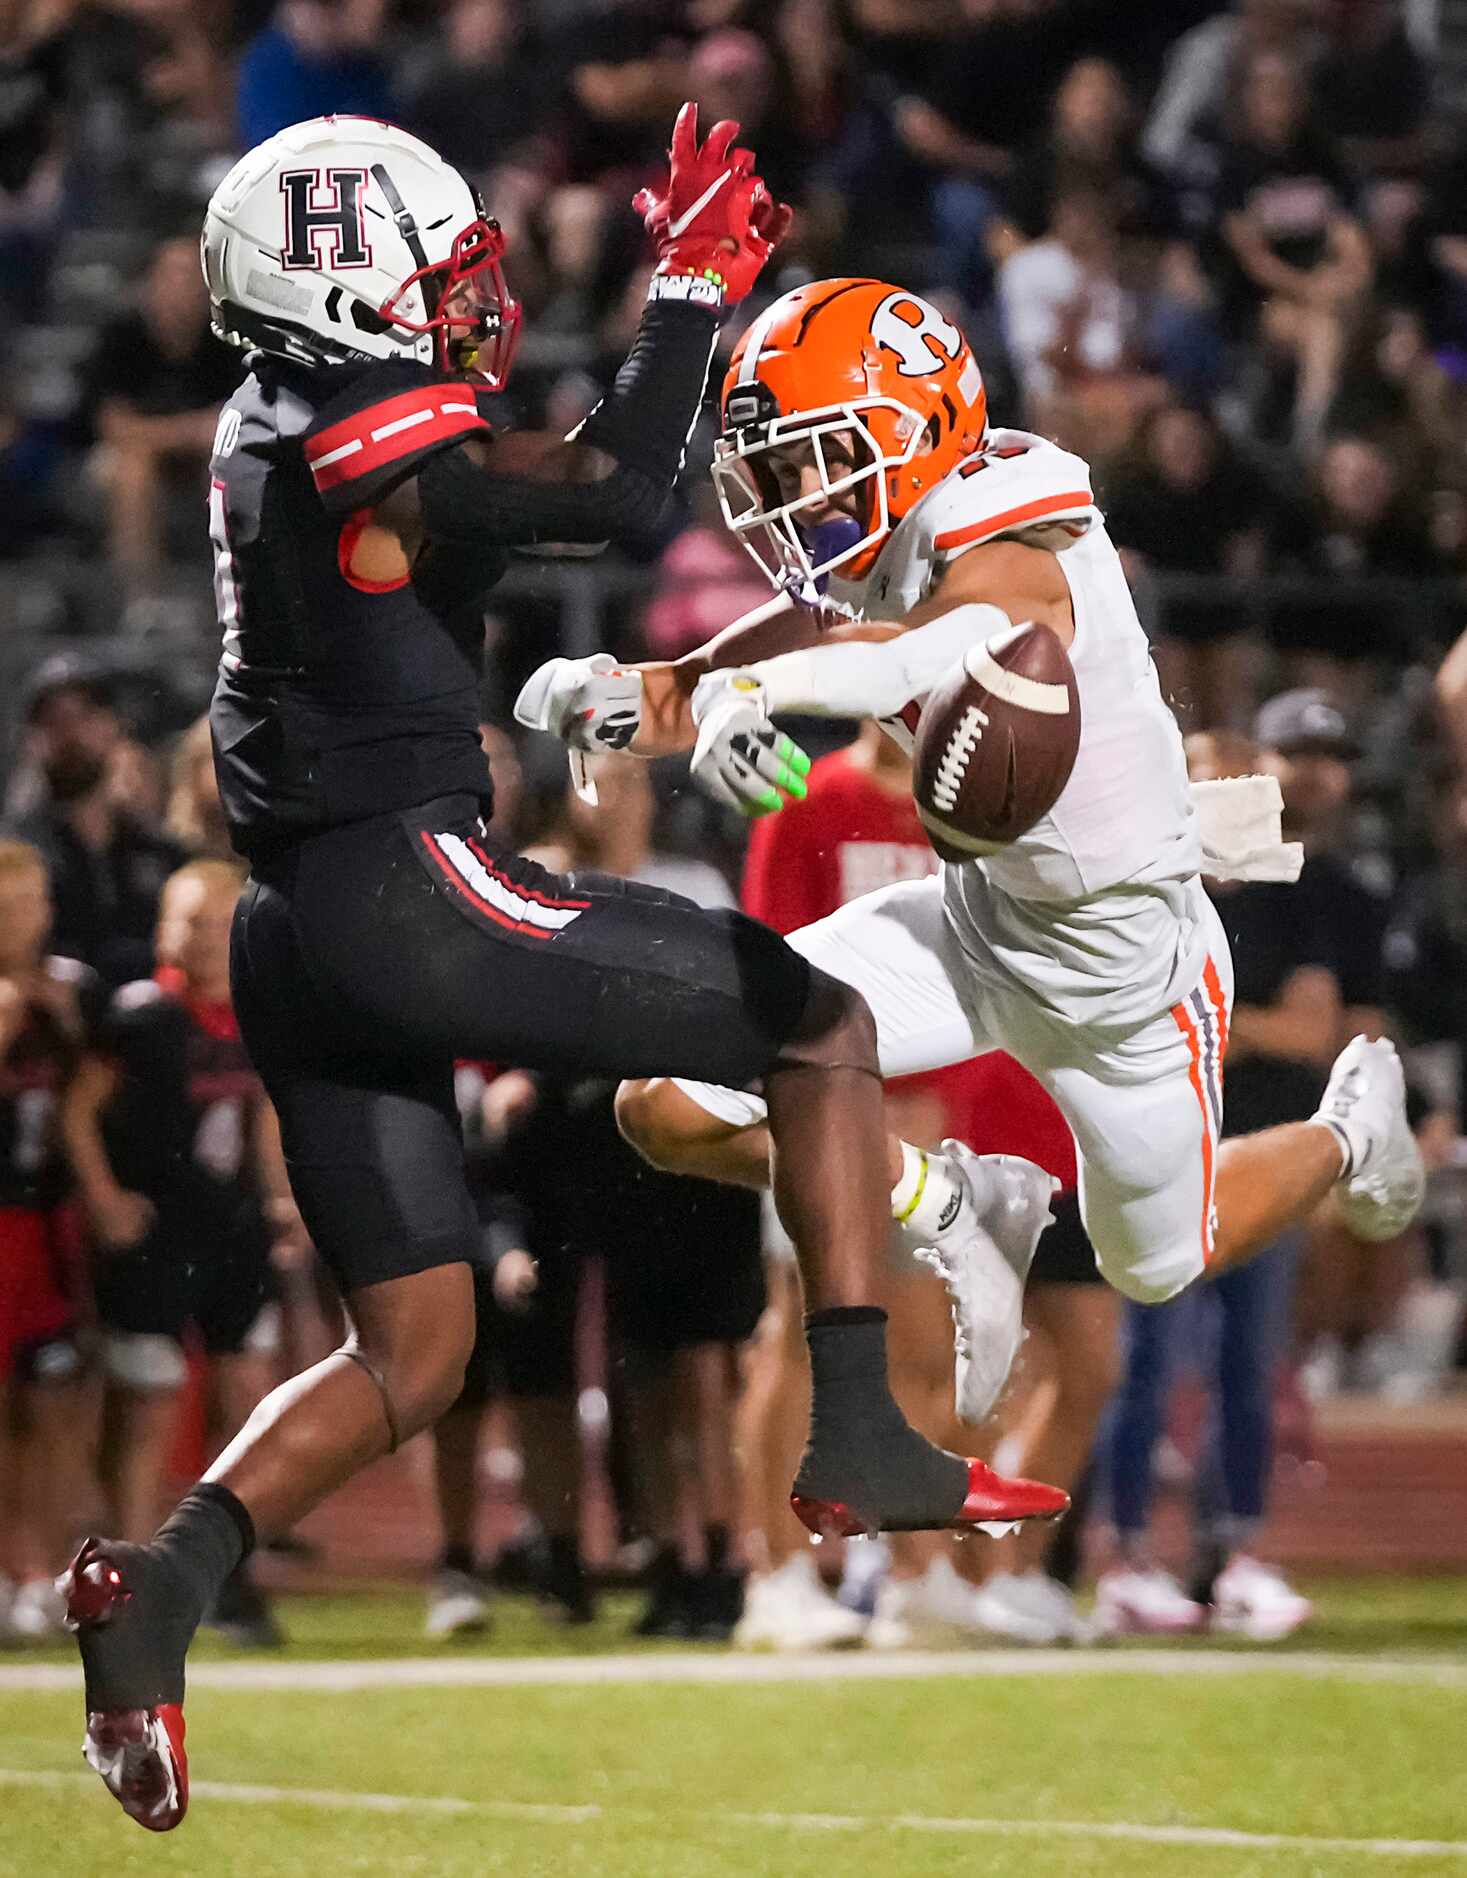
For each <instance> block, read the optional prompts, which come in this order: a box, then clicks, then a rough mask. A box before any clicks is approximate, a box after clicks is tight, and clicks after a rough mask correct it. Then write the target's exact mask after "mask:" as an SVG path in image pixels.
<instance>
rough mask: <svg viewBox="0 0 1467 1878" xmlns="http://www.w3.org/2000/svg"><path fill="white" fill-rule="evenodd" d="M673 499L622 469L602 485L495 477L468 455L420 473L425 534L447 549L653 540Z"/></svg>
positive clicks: (438, 460) (460, 453)
mask: <svg viewBox="0 0 1467 1878" xmlns="http://www.w3.org/2000/svg"><path fill="white" fill-rule="evenodd" d="M670 493H671V490H670V486H669V485H668V484H666V483H658V482H654V481H653V479H652V478H651V477H650V476H644V475H643V474H642V473H641V472H640V471H639V470H634V469H625V468H623V467H622V466H621V465H620V464H618V465H617V467H616V468H615V469H614V470H613V471H612V473H611V474H610V475H609V476H605V477H602V478H601V479H600V480H599V481H598V482H585V483H543V482H535V481H532V480H531V479H530V478H529V477H527V476H495V475H493V474H492V473H491V472H490V471H489V470H484V469H480V468H479V466H478V465H477V464H476V463H474V462H472V461H471V460H470V458H469V455H468V453H467V451H464V450H444V451H441V452H440V453H439V455H437V456H434V457H429V459H428V461H427V462H426V463H425V464H424V465H423V467H422V469H421V470H419V472H418V498H419V500H420V502H421V503H422V509H423V527H424V528H425V530H426V531H427V535H428V539H429V540H430V541H431V542H434V543H436V544H437V545H439V546H441V547H455V546H458V545H461V544H463V545H471V546H474V547H479V548H488V547H500V548H531V547H535V546H537V545H540V544H544V543H550V542H603V541H614V540H617V539H619V538H621V537H622V536H626V535H640V534H650V533H651V531H652V530H653V529H654V528H655V527H656V526H657V521H658V518H659V517H660V516H661V514H662V511H663V509H664V508H665V507H666V506H667V499H668V496H669V494H670Z"/></svg>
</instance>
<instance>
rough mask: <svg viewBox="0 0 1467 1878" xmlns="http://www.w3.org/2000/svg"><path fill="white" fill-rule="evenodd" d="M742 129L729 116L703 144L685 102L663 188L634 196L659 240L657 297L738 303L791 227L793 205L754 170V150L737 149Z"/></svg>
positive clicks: (694, 113)
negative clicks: (779, 198) (773, 191)
mask: <svg viewBox="0 0 1467 1878" xmlns="http://www.w3.org/2000/svg"><path fill="white" fill-rule="evenodd" d="M738 134H739V127H738V125H737V124H735V123H733V122H732V121H731V120H730V119H728V118H725V119H723V120H722V121H721V122H720V123H717V124H715V125H714V126H713V128H712V130H711V131H709V133H708V135H707V137H706V138H705V139H704V142H703V146H702V148H701V149H699V147H698V107H697V105H696V104H685V105H684V106H683V108H682V110H681V111H679V112H678V114H677V123H676V124H675V125H674V126H673V130H672V148H671V150H669V152H668V163H669V174H668V179H667V188H666V190H665V192H664V193H663V194H662V195H660V196H659V195H657V194H656V193H655V192H654V191H653V190H651V189H642V190H639V191H638V192H637V194H636V195H635V196H634V197H633V198H632V207H633V208H634V209H635V210H636V212H637V213H638V214H639V215H640V216H641V217H642V218H643V220H644V221H645V223H646V225H647V233H648V234H649V235H651V237H652V239H653V240H654V241H655V242H656V243H657V273H656V276H655V277H654V280H653V293H654V295H656V296H657V297H660V298H664V299H675V298H677V299H690V300H695V301H700V302H702V303H703V304H705V305H709V306H733V305H734V304H735V302H737V301H739V300H742V299H743V298H744V296H745V294H747V293H748V291H749V289H750V288H751V287H752V286H753V285H754V282H755V280H756V279H757V278H758V276H759V270H760V268H762V267H763V265H764V263H765V262H766V261H767V260H768V259H769V256H770V255H771V253H773V251H774V248H775V247H776V245H777V244H778V243H779V242H780V241H782V240H783V239H784V236H785V234H786V233H787V231H788V229H789V225H790V222H791V220H792V219H793V213H794V212H793V210H792V209H791V208H790V207H789V205H788V204H787V203H783V202H776V201H775V200H774V198H773V197H772V196H771V195H770V193H769V191H768V190H767V189H766V188H765V187H764V181H763V178H762V177H759V176H756V175H754V173H753V169H754V153H753V151H752V150H743V149H735V148H734V138H735V137H737V136H738ZM683 283H686V285H684V284H683Z"/></svg>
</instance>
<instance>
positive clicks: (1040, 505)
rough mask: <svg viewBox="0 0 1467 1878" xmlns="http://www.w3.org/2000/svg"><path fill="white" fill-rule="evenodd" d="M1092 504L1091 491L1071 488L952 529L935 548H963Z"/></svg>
mask: <svg viewBox="0 0 1467 1878" xmlns="http://www.w3.org/2000/svg"><path fill="white" fill-rule="evenodd" d="M1093 501H1094V497H1093V496H1092V495H1091V493H1090V491H1089V490H1088V489H1072V490H1071V491H1070V492H1069V494H1068V495H1064V496H1040V497H1039V498H1038V500H1037V501H1034V502H1025V503H1023V504H1021V505H1020V507H1018V508H1017V509H1009V510H1008V511H1007V513H1006V514H1003V515H994V516H991V517H990V518H989V519H988V520H987V521H986V522H970V523H969V525H968V526H967V527H966V528H954V529H950V530H949V532H948V533H947V534H945V535H938V536H937V537H936V538H935V540H934V541H933V544H932V545H933V546H934V547H935V548H938V549H940V550H942V551H943V552H946V551H947V549H949V548H961V547H964V546H965V545H966V544H967V543H968V542H970V541H978V540H981V539H982V537H983V536H985V535H999V534H1002V533H1003V531H1004V529H1006V528H1018V527H1019V526H1020V525H1021V523H1024V522H1039V521H1043V519H1044V517H1045V516H1046V515H1062V514H1063V513H1064V511H1065V510H1066V509H1088V508H1089V507H1090V505H1091V503H1092V502H1093Z"/></svg>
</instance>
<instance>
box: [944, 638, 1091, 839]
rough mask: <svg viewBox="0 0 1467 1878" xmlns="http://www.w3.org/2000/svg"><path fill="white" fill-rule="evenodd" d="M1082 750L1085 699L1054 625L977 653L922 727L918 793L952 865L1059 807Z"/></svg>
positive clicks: (951, 677) (971, 652)
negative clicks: (1050, 628) (1079, 752)
mask: <svg viewBox="0 0 1467 1878" xmlns="http://www.w3.org/2000/svg"><path fill="white" fill-rule="evenodd" d="M1079 747H1080V694H1079V691H1078V689H1077V687H1076V684H1075V668H1074V667H1073V666H1072V665H1071V664H1070V659H1069V654H1068V653H1067V652H1066V651H1065V649H1064V647H1063V646H1062V645H1061V644H1060V642H1059V640H1058V639H1057V638H1056V637H1055V635H1054V634H1053V633H1052V632H1051V631H1050V630H1049V628H1048V627H1047V626H1032V625H1031V626H1014V627H1010V628H1009V629H1008V630H1007V631H1004V632H999V633H995V634H994V635H993V637H992V638H991V639H988V640H985V641H984V642H983V643H982V644H981V645H975V646H970V647H969V649H968V650H967V651H966V652H965V653H964V654H963V657H962V659H961V661H960V662H959V663H958V664H957V665H955V666H954V667H953V669H952V670H951V671H950V672H949V673H948V675H947V676H946V678H944V679H942V680H941V682H940V683H938V684H937V685H936V686H934V688H933V689H932V691H931V692H930V693H929V695H928V698H927V702H926V703H925V704H924V705H923V707H922V716H921V718H920V720H919V721H918V724H917V738H916V749H915V751H914V754H913V766H912V793H913V795H914V796H915V797H916V800H917V813H918V815H920V816H921V818H922V826H923V827H924V828H925V829H926V830H927V836H928V839H929V840H930V841H931V843H932V845H933V847H934V848H936V850H937V852H938V853H939V854H940V855H941V856H942V858H943V859H944V860H945V861H970V860H972V859H973V857H974V856H975V855H980V854H992V853H993V852H994V851H995V850H996V849H998V848H1002V847H1004V846H1006V845H1007V844H1008V843H1009V842H1010V841H1014V840H1016V839H1017V838H1018V837H1019V836H1020V835H1022V834H1026V833H1027V832H1028V831H1029V829H1031V828H1032V827H1033V826H1034V824H1035V823H1036V822H1038V821H1040V820H1042V819H1043V817H1044V816H1046V815H1047V814H1048V813H1049V811H1050V810H1051V809H1052V808H1053V807H1054V805H1055V803H1056V802H1057V801H1058V800H1059V794H1060V791H1061V790H1062V789H1063V788H1064V786H1065V784H1066V783H1067V782H1068V781H1069V779H1070V771H1071V770H1072V769H1073V768H1074V767H1075V752H1076V751H1077V750H1078V749H1079Z"/></svg>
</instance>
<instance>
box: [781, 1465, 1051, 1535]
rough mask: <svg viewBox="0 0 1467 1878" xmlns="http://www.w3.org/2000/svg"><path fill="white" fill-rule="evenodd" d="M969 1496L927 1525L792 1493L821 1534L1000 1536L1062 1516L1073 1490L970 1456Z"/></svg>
mask: <svg viewBox="0 0 1467 1878" xmlns="http://www.w3.org/2000/svg"><path fill="white" fill-rule="evenodd" d="M967 1465H968V1497H967V1498H966V1499H965V1500H964V1501H963V1504H962V1505H961V1506H960V1507H959V1508H958V1510H957V1512H956V1513H954V1514H953V1516H952V1518H951V1519H935V1520H933V1521H931V1522H930V1524H928V1525H926V1526H921V1525H917V1524H915V1523H914V1522H910V1521H903V1522H902V1523H901V1524H900V1525H888V1524H887V1523H886V1522H885V1521H880V1520H879V1521H877V1522H875V1523H874V1524H873V1522H872V1521H871V1520H870V1519H867V1518H863V1517H862V1515H861V1514H860V1513H858V1512H857V1511H856V1510H855V1509H854V1508H853V1507H852V1506H850V1505H848V1504H847V1503H846V1502H844V1501H842V1500H815V1499H810V1498H809V1497H807V1496H806V1495H805V1494H800V1493H792V1494H791V1495H790V1506H791V1507H792V1509H793V1510H794V1514H795V1517H796V1519H798V1520H799V1521H800V1522H801V1523H802V1524H803V1525H805V1526H808V1527H809V1529H810V1531H811V1532H813V1533H814V1534H815V1536H816V1538H817V1539H859V1538H862V1537H863V1536H864V1535H866V1534H867V1533H871V1532H913V1531H918V1532H920V1531H927V1532H932V1531H950V1532H971V1531H973V1530H975V1529H976V1530H977V1531H979V1532H986V1533H987V1534H988V1535H989V1537H990V1538H994V1539H1001V1538H1003V1536H1004V1534H1005V1533H1007V1532H1011V1531H1012V1530H1013V1528H1014V1527H1015V1526H1017V1525H1018V1524H1019V1523H1020V1522H1021V1521H1022V1520H1026V1519H1058V1518H1059V1516H1060V1514H1061V1513H1064V1512H1066V1511H1068V1509H1069V1504H1070V1496H1069V1494H1067V1493H1063V1492H1061V1490H1060V1489H1059V1488H1058V1487H1046V1486H1045V1485H1043V1483H1042V1482H1040V1481H1038V1480H1011V1479H1009V1478H1008V1477H1007V1476H1005V1475H1003V1474H996V1473H995V1472H994V1471H993V1469H992V1468H991V1467H990V1466H989V1465H988V1463H987V1462H986V1461H975V1460H972V1459H970V1460H969V1461H968V1464H967Z"/></svg>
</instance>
